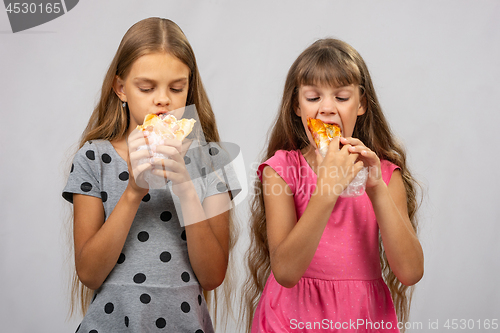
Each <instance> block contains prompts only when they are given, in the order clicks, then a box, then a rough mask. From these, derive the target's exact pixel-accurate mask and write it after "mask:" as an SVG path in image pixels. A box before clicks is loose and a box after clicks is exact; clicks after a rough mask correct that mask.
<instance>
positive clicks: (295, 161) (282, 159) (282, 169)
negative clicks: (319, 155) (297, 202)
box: [257, 150, 301, 184]
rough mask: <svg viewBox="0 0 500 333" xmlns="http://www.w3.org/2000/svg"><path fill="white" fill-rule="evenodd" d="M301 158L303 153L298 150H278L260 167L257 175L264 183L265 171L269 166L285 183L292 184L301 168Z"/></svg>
mask: <svg viewBox="0 0 500 333" xmlns="http://www.w3.org/2000/svg"><path fill="white" fill-rule="evenodd" d="M300 156H301V153H300V151H298V150H290V151H288V150H278V151H276V153H274V155H273V156H272V157H271V158H269V159H268V160H266V161H264V162H263V163H261V164H260V165H259V167H258V169H257V175H258V177H259V178H260V180H261V181H262V176H263V170H264V168H265V167H266V166H269V167H271V168H272V169H273V170H274V171H275V172H276V173H277V174H278V175H279V176H280V177H281V178H283V180H284V181H285V182H287V183H288V184H291V183H293V179H294V178H295V177H296V173H297V172H298V171H299V169H300V166H301V159H300Z"/></svg>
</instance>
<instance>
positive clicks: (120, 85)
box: [113, 75, 127, 102]
mask: <svg viewBox="0 0 500 333" xmlns="http://www.w3.org/2000/svg"><path fill="white" fill-rule="evenodd" d="M124 87H125V82H124V81H123V80H122V79H120V77H119V76H118V75H116V76H115V78H114V80H113V90H114V92H115V94H116V96H118V98H119V99H120V100H121V101H122V102H126V101H127V95H126V94H125V89H124Z"/></svg>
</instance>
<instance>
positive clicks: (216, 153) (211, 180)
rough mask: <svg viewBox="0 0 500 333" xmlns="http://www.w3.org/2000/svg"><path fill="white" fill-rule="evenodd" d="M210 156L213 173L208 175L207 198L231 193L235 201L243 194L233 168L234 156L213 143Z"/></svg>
mask: <svg viewBox="0 0 500 333" xmlns="http://www.w3.org/2000/svg"><path fill="white" fill-rule="evenodd" d="M209 155H210V160H211V164H212V165H211V168H212V170H213V171H212V172H210V173H209V174H208V175H207V192H206V194H205V197H209V196H212V195H215V194H219V193H225V192H228V191H231V200H232V199H234V198H235V197H236V196H237V195H238V193H240V192H241V184H240V181H239V180H238V176H237V173H236V171H235V169H234V167H233V163H232V161H233V160H234V158H232V154H230V153H229V152H228V151H227V150H226V149H223V148H222V147H221V146H220V145H218V144H217V143H213V142H211V143H210V148H209ZM234 157H235V156H234Z"/></svg>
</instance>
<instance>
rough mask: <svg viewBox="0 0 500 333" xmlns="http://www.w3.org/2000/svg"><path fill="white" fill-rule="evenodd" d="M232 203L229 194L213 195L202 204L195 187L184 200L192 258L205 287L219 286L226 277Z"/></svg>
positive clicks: (182, 205) (188, 242) (187, 238)
mask: <svg viewBox="0 0 500 333" xmlns="http://www.w3.org/2000/svg"><path fill="white" fill-rule="evenodd" d="M229 205H230V199H229V195H228V194H227V193H221V194H216V195H213V196H210V197H208V198H206V199H205V200H204V201H203V205H202V204H201V203H200V200H199V198H198V195H197V194H196V192H195V191H194V189H193V192H192V193H191V194H189V195H187V196H186V197H185V198H183V199H181V209H182V215H183V218H184V223H185V225H186V240H187V247H188V255H189V261H190V262H191V266H192V267H193V271H194V273H195V274H196V277H197V278H198V281H199V282H200V285H201V286H202V288H203V289H205V290H212V289H215V288H217V287H218V286H219V285H220V284H221V283H222V282H223V281H224V278H225V276H226V269H227V263H228V258H229V208H230V207H229Z"/></svg>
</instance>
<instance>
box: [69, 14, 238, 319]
mask: <svg viewBox="0 0 500 333" xmlns="http://www.w3.org/2000/svg"><path fill="white" fill-rule="evenodd" d="M154 52H165V53H169V54H171V55H173V56H175V57H177V58H178V59H179V60H180V61H182V62H183V63H184V64H185V65H186V66H188V67H189V69H190V75H189V81H188V82H189V90H188V95H187V101H186V105H195V106H196V111H197V115H198V118H199V121H200V124H201V127H199V128H201V129H200V131H202V132H203V133H198V134H203V136H204V139H205V141H206V142H220V138H219V132H218V130H217V124H216V121H215V116H214V113H213V111H212V107H211V105H210V102H209V99H208V96H207V94H206V92H205V89H204V87H203V84H202V81H201V78H200V74H199V71H198V66H197V64H196V58H195V55H194V52H193V49H192V48H191V45H190V44H189V42H188V40H187V38H186V36H185V35H184V33H183V32H182V30H181V29H180V27H179V26H177V24H175V23H174V22H172V21H171V20H168V19H163V18H148V19H144V20H142V21H139V22H137V23H136V24H134V25H133V26H132V27H131V28H130V29H129V30H128V31H127V32H126V33H125V35H124V36H123V39H122V41H121V43H120V45H119V47H118V50H117V51H116V54H115V56H114V58H113V60H112V61H111V64H110V66H109V69H108V71H107V73H106V76H105V77H104V81H103V84H102V88H101V96H100V99H99V102H98V103H97V105H96V107H95V109H94V111H93V113H92V115H91V116H90V120H89V122H88V125H87V127H86V128H85V130H84V132H83V134H82V137H81V140H80V144H79V147H80V148H81V147H82V146H83V145H84V144H85V142H87V141H89V140H96V139H104V140H109V141H112V140H117V139H122V138H123V137H124V136H125V135H126V133H127V130H128V127H129V120H130V114H129V111H128V108H127V107H123V106H122V101H121V100H120V99H119V98H118V96H117V95H116V94H115V92H114V90H113V81H114V79H115V76H118V77H120V78H122V79H125V78H126V77H127V75H128V73H129V72H130V69H131V67H132V64H133V63H134V62H135V61H136V60H137V59H138V58H140V57H142V56H144V55H146V54H151V53H154ZM198 137H201V135H198ZM233 220H234V212H233V211H232V210H231V211H230V221H229V222H230V223H229V225H230V241H229V250H230V258H229V265H228V270H227V273H226V278H225V280H224V283H223V285H222V286H220V287H219V288H217V289H219V290H220V289H222V291H223V293H222V295H220V294H218V293H217V289H216V290H214V291H213V293H212V292H207V291H204V295H205V298H206V300H207V304H208V306H209V308H210V310H211V313H212V317H213V318H214V323H215V324H216V323H217V317H218V313H221V316H220V317H221V320H222V322H223V323H226V322H227V320H226V319H227V317H226V316H227V315H229V314H230V311H231V309H232V307H231V306H228V307H227V311H217V304H218V303H219V304H220V301H219V302H218V300H222V301H224V302H223V303H224V304H230V303H229V302H230V292H231V289H232V285H233V277H232V274H231V271H232V268H231V267H232V263H233V260H232V251H231V249H232V248H233V247H234V243H235V238H236V237H235V233H236V229H235V224H234V223H233ZM72 271H73V273H72V275H73V276H72V283H71V302H70V304H71V306H70V310H69V312H70V313H69V314H70V316H71V315H73V314H75V313H77V312H81V313H82V314H83V315H84V314H85V313H86V311H87V308H88V306H89V304H90V300H91V297H92V294H93V291H92V290H90V289H89V288H87V287H86V286H84V285H83V284H82V283H81V282H80V280H79V278H78V275H77V274H76V269H72Z"/></svg>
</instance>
